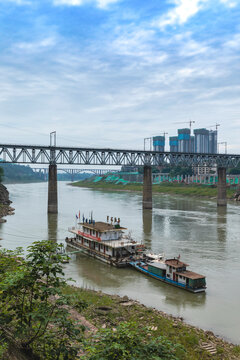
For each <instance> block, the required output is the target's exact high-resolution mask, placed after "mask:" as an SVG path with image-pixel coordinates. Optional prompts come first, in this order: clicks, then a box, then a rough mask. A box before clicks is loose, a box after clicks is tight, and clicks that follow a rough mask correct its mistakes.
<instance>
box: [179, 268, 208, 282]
mask: <svg viewBox="0 0 240 360" xmlns="http://www.w3.org/2000/svg"><path fill="white" fill-rule="evenodd" d="M177 274H178V275H182V276H185V277H186V278H189V279H192V280H197V279H204V278H205V277H206V276H204V275H200V274H197V273H195V272H193V271H189V270H186V271H183V272H178V273H177Z"/></svg>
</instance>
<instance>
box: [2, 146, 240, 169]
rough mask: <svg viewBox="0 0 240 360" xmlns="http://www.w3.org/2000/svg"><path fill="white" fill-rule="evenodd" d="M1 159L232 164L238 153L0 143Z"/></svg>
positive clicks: (59, 162) (238, 158)
mask: <svg viewBox="0 0 240 360" xmlns="http://www.w3.org/2000/svg"><path fill="white" fill-rule="evenodd" d="M0 158H1V159H2V160H1V161H3V162H8V163H22V164H25V163H26V164H57V165H94V166H95V165H105V166H111V165H114V166H116V165H118V166H122V165H128V166H129V165H130V166H131V165H132V166H143V165H152V166H154V165H156V166H162V165H165V164H166V163H168V164H169V165H185V166H198V165H199V166H216V165H217V166H219V167H236V166H238V164H239V163H240V155H234V154H203V153H201V154H200V153H199V154H198V153H172V152H162V153H160V152H157V151H142V150H118V149H91V148H68V147H48V146H34V145H29V146H28V145H0Z"/></svg>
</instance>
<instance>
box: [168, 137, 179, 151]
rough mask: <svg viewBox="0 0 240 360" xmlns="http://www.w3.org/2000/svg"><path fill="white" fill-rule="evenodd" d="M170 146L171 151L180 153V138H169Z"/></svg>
mask: <svg viewBox="0 0 240 360" xmlns="http://www.w3.org/2000/svg"><path fill="white" fill-rule="evenodd" d="M169 146H170V151H172V152H178V136H170V137H169Z"/></svg>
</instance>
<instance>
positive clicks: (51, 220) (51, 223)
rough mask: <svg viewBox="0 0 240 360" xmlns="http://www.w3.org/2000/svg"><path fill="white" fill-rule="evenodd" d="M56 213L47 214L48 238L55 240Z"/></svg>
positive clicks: (56, 227)
mask: <svg viewBox="0 0 240 360" xmlns="http://www.w3.org/2000/svg"><path fill="white" fill-rule="evenodd" d="M57 231H58V214H48V240H52V241H54V242H56V241H57Z"/></svg>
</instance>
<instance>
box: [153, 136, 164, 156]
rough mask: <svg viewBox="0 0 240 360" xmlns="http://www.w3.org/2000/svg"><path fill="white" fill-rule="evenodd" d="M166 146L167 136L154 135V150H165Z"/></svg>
mask: <svg viewBox="0 0 240 360" xmlns="http://www.w3.org/2000/svg"><path fill="white" fill-rule="evenodd" d="M164 147H165V136H154V137H153V151H161V152H163V151H164Z"/></svg>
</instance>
